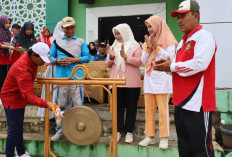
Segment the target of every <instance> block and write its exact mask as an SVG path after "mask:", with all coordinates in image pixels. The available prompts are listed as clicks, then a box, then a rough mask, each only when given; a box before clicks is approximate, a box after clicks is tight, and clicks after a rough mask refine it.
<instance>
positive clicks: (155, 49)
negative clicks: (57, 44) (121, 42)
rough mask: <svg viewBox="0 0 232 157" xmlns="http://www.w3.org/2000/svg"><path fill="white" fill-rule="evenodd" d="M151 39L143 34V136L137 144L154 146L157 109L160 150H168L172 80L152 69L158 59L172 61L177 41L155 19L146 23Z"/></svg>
mask: <svg viewBox="0 0 232 157" xmlns="http://www.w3.org/2000/svg"><path fill="white" fill-rule="evenodd" d="M145 25H146V27H147V30H148V32H149V35H150V36H147V35H145V43H144V44H143V45H142V47H143V54H142V57H141V60H142V62H143V64H146V70H145V75H144V99H145V119H146V123H145V134H146V137H145V139H144V140H142V141H141V142H140V143H139V145H141V146H148V145H149V144H154V143H155V139H154V137H155V112H156V109H157V107H158V109H159V136H160V143H159V148H162V149H167V148H168V136H169V110H168V103H169V94H170V93H172V78H171V75H169V74H167V73H166V72H159V71H156V70H153V67H154V64H155V61H157V60H160V59H161V58H164V59H166V58H168V57H170V59H173V58H174V56H175V49H176V46H177V41H176V39H175V37H174V36H173V34H172V32H171V31H170V29H169V27H168V25H167V24H166V22H165V21H164V20H163V19H161V18H160V17H158V16H151V17H150V18H148V19H147V20H146V21H145Z"/></svg>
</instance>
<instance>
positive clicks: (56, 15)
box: [46, 0, 69, 32]
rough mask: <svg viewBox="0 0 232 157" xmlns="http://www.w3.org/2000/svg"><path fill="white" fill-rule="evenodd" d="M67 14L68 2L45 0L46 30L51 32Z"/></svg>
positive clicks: (64, 0) (63, 0)
mask: <svg viewBox="0 0 232 157" xmlns="http://www.w3.org/2000/svg"><path fill="white" fill-rule="evenodd" d="M68 14H69V0H46V28H48V29H49V30H50V31H51V32H53V31H54V28H55V26H56V24H57V22H59V21H61V20H62V18H64V17H66V16H68Z"/></svg>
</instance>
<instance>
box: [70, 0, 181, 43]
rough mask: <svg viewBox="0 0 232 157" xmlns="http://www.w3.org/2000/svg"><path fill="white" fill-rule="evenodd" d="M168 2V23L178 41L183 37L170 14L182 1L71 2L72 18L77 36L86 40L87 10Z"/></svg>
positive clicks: (109, 0) (114, 0) (117, 0)
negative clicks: (75, 24)
mask: <svg viewBox="0 0 232 157" xmlns="http://www.w3.org/2000/svg"><path fill="white" fill-rule="evenodd" d="M162 2H166V5H167V17H166V19H167V23H168V25H169V27H170V28H171V30H172V31H173V33H174V35H175V37H176V39H177V41H179V40H180V39H181V36H182V35H183V34H182V33H181V32H180V31H179V28H178V25H177V20H176V18H172V17H171V15H170V13H171V11H173V10H176V9H177V8H178V5H179V3H180V2H181V1H180V0H175V1H174V0H166V1H165V0H107V1H106V0H95V3H94V4H79V1H78V0H71V2H70V16H72V17H74V18H75V19H76V21H77V30H76V34H77V35H78V36H79V37H82V38H84V39H85V37H86V29H85V28H86V8H92V7H106V6H119V5H133V4H149V3H162Z"/></svg>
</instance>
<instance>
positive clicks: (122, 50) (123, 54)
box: [120, 44, 127, 60]
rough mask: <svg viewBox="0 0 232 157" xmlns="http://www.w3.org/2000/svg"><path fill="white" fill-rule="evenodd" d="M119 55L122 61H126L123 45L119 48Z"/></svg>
mask: <svg viewBox="0 0 232 157" xmlns="http://www.w3.org/2000/svg"><path fill="white" fill-rule="evenodd" d="M120 54H121V56H122V58H124V60H126V59H127V55H126V54H125V51H124V45H123V44H122V46H121V50H120Z"/></svg>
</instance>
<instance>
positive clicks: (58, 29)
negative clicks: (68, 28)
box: [50, 21, 64, 43]
mask: <svg viewBox="0 0 232 157" xmlns="http://www.w3.org/2000/svg"><path fill="white" fill-rule="evenodd" d="M63 35H64V31H63V29H62V22H61V21H59V22H58V23H57V24H56V27H55V29H54V32H53V35H52V37H51V38H50V41H51V43H53V41H54V40H56V39H59V38H61V37H62V36H63Z"/></svg>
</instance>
